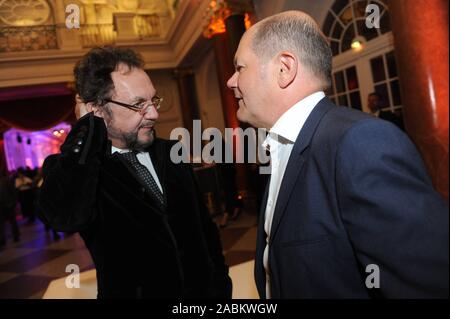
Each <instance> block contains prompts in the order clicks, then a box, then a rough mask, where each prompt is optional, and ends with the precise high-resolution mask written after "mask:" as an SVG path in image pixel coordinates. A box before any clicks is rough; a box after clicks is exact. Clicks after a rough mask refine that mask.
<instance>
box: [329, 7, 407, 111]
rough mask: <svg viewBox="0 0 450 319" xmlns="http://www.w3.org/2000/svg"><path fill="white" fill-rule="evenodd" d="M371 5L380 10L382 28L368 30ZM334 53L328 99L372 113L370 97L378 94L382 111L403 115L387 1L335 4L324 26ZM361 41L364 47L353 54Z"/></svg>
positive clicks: (369, 28) (380, 25) (380, 26)
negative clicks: (368, 100)
mask: <svg viewBox="0 0 450 319" xmlns="http://www.w3.org/2000/svg"><path fill="white" fill-rule="evenodd" d="M368 5H376V6H378V9H379V13H380V21H379V27H378V28H377V27H373V28H371V27H368V26H366V17H367V16H368V15H369V14H372V10H369V11H370V12H366V8H367V6H368ZM322 31H323V33H324V34H325V35H326V36H327V37H328V39H329V41H330V45H331V49H332V52H333V77H332V86H331V88H330V89H329V90H328V91H327V92H326V94H327V96H328V97H329V98H330V99H332V100H333V101H334V102H335V103H336V104H338V105H344V106H349V107H351V108H354V109H359V110H363V111H366V112H369V111H370V110H369V109H368V105H367V97H368V95H369V94H370V93H371V92H377V93H378V94H379V95H380V96H381V97H382V98H381V99H382V101H381V104H382V105H381V107H382V110H389V111H396V110H398V111H400V110H399V109H400V108H401V107H402V102H401V96H400V88H399V87H400V86H399V77H398V73H397V68H396V63H395V56H394V46H393V40H392V33H391V32H390V31H391V24H390V17H389V10H388V6H387V3H386V0H370V1H369V0H335V1H334V2H333V4H332V6H331V8H330V9H329V11H328V14H327V16H326V18H325V20H324V23H323V26H322ZM355 40H358V41H359V42H360V43H361V46H360V47H359V48H357V49H354V50H352V43H353V42H354V41H355Z"/></svg>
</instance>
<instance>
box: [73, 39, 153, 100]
mask: <svg viewBox="0 0 450 319" xmlns="http://www.w3.org/2000/svg"><path fill="white" fill-rule="evenodd" d="M121 63H123V64H125V65H127V66H128V67H129V68H143V66H144V61H143V60H142V58H141V56H140V55H139V54H138V53H136V52H134V51H133V50H131V49H123V48H117V47H113V46H104V47H95V48H93V49H91V50H90V51H89V52H88V53H86V54H85V55H84V56H83V57H82V58H81V60H80V61H78V62H77V64H76V65H75V68H74V70H73V73H74V77H75V87H76V90H77V93H78V94H79V95H80V97H81V99H82V100H83V102H85V103H89V102H93V103H94V104H96V105H103V104H104V100H105V99H107V98H110V97H111V91H112V90H113V89H114V83H113V81H112V79H111V72H113V71H115V70H116V69H117V67H118V65H119V64H121Z"/></svg>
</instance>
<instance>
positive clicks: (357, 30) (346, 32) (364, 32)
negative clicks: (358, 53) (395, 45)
mask: <svg viewBox="0 0 450 319" xmlns="http://www.w3.org/2000/svg"><path fill="white" fill-rule="evenodd" d="M369 4H375V5H377V6H378V8H379V9H380V28H371V29H369V28H367V27H366V24H365V23H366V7H367V6H368V5H369ZM322 30H323V33H324V34H325V35H326V36H327V37H328V39H329V41H330V45H331V49H332V51H333V56H335V55H338V54H340V53H343V52H345V51H347V50H350V49H351V44H352V41H353V40H354V39H355V38H360V37H362V38H364V40H365V41H370V40H372V39H374V38H376V37H378V36H380V35H382V34H384V33H386V32H389V31H391V25H390V22H389V11H388V8H387V5H386V0H378V1H376V0H372V1H368V0H336V1H335V2H334V4H333V6H332V7H331V9H330V11H329V12H328V15H327V17H326V18H325V22H324V24H323V28H322Z"/></svg>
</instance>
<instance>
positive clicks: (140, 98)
mask: <svg viewBox="0 0 450 319" xmlns="http://www.w3.org/2000/svg"><path fill="white" fill-rule="evenodd" d="M144 101H146V99H144V98H143V97H140V96H136V97H134V99H133V100H131V103H133V104H134V103H139V102H144Z"/></svg>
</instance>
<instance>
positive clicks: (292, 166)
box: [270, 97, 334, 241]
mask: <svg viewBox="0 0 450 319" xmlns="http://www.w3.org/2000/svg"><path fill="white" fill-rule="evenodd" d="M333 107H334V105H333V104H332V103H331V102H330V100H328V98H326V97H325V98H323V99H322V100H320V101H319V103H318V104H317V105H316V106H315V107H314V109H313V111H312V112H311V114H310V115H309V116H308V118H307V120H306V122H305V124H304V125H303V127H302V129H301V130H300V133H299V134H298V137H297V140H296V141H295V144H294V148H293V149H292V153H291V156H290V157H289V161H288V163H287V166H286V170H285V172H284V177H283V180H282V182H281V186H280V191H279V192H278V198H277V204H276V206H275V212H274V215H273V221H272V229H271V231H270V241H272V240H273V238H274V237H275V235H276V232H277V230H278V226H279V224H280V221H281V219H282V217H283V214H284V211H285V208H286V205H287V203H288V201H289V198H290V196H291V193H292V190H293V188H294V185H295V183H296V181H297V177H298V174H299V173H300V171H301V169H302V167H303V164H304V163H305V160H306V159H305V157H304V156H303V154H302V153H303V151H304V150H305V149H306V148H307V146H308V145H309V144H310V142H311V139H312V137H313V135H314V132H315V130H316V128H317V126H318V125H319V123H320V120H321V119H322V117H323V116H324V115H325V113H327V112H328V111H329V110H330V109H331V108H333Z"/></svg>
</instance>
